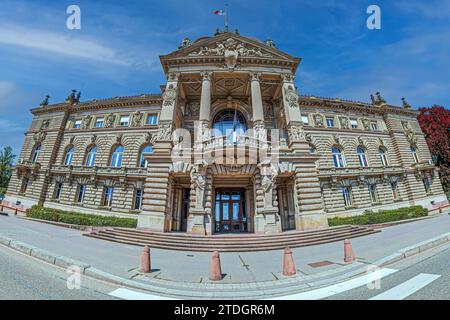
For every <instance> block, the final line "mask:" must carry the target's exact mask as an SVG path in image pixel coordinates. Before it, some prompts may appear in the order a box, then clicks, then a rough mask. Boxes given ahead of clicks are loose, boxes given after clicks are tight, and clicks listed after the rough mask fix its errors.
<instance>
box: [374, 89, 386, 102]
mask: <svg viewBox="0 0 450 320" xmlns="http://www.w3.org/2000/svg"><path fill="white" fill-rule="evenodd" d="M376 95H377V100H378V103H379V104H384V103H386V100H384V98H383V97H382V96H381V94H380V93H379V92H377V93H376Z"/></svg>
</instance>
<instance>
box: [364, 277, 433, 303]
mask: <svg viewBox="0 0 450 320" xmlns="http://www.w3.org/2000/svg"><path fill="white" fill-rule="evenodd" d="M439 277H440V275H437V274H426V273H421V274H419V275H417V276H415V277H414V278H411V279H409V280H408V281H405V282H403V283H402V284H399V285H398V286H396V287H393V288H392V289H389V290H387V291H385V292H383V293H380V294H379V295H377V296H375V297H372V298H370V299H369V300H403V299H405V298H406V297H409V296H410V295H412V294H413V293H415V292H417V291H419V290H420V289H422V288H423V287H425V286H427V285H429V284H430V283H432V282H433V281H435V280H436V279H438V278H439Z"/></svg>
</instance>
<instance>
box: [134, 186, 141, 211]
mask: <svg viewBox="0 0 450 320" xmlns="http://www.w3.org/2000/svg"><path fill="white" fill-rule="evenodd" d="M143 194H144V193H143V191H142V189H136V190H135V192H134V208H133V209H135V210H141V209H142V198H143Z"/></svg>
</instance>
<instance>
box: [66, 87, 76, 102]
mask: <svg viewBox="0 0 450 320" xmlns="http://www.w3.org/2000/svg"><path fill="white" fill-rule="evenodd" d="M76 93H77V90H72V92H71V93H70V94H69V96H68V97H67V99H66V103H70V104H74V103H75V101H76Z"/></svg>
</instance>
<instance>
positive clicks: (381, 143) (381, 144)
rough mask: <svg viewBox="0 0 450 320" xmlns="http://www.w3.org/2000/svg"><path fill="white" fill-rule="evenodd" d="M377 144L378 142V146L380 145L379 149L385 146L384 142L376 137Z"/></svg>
mask: <svg viewBox="0 0 450 320" xmlns="http://www.w3.org/2000/svg"><path fill="white" fill-rule="evenodd" d="M378 142H379V144H380V146H381V147H384V146H385V144H384V140H383V139H381V138H380V137H378Z"/></svg>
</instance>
